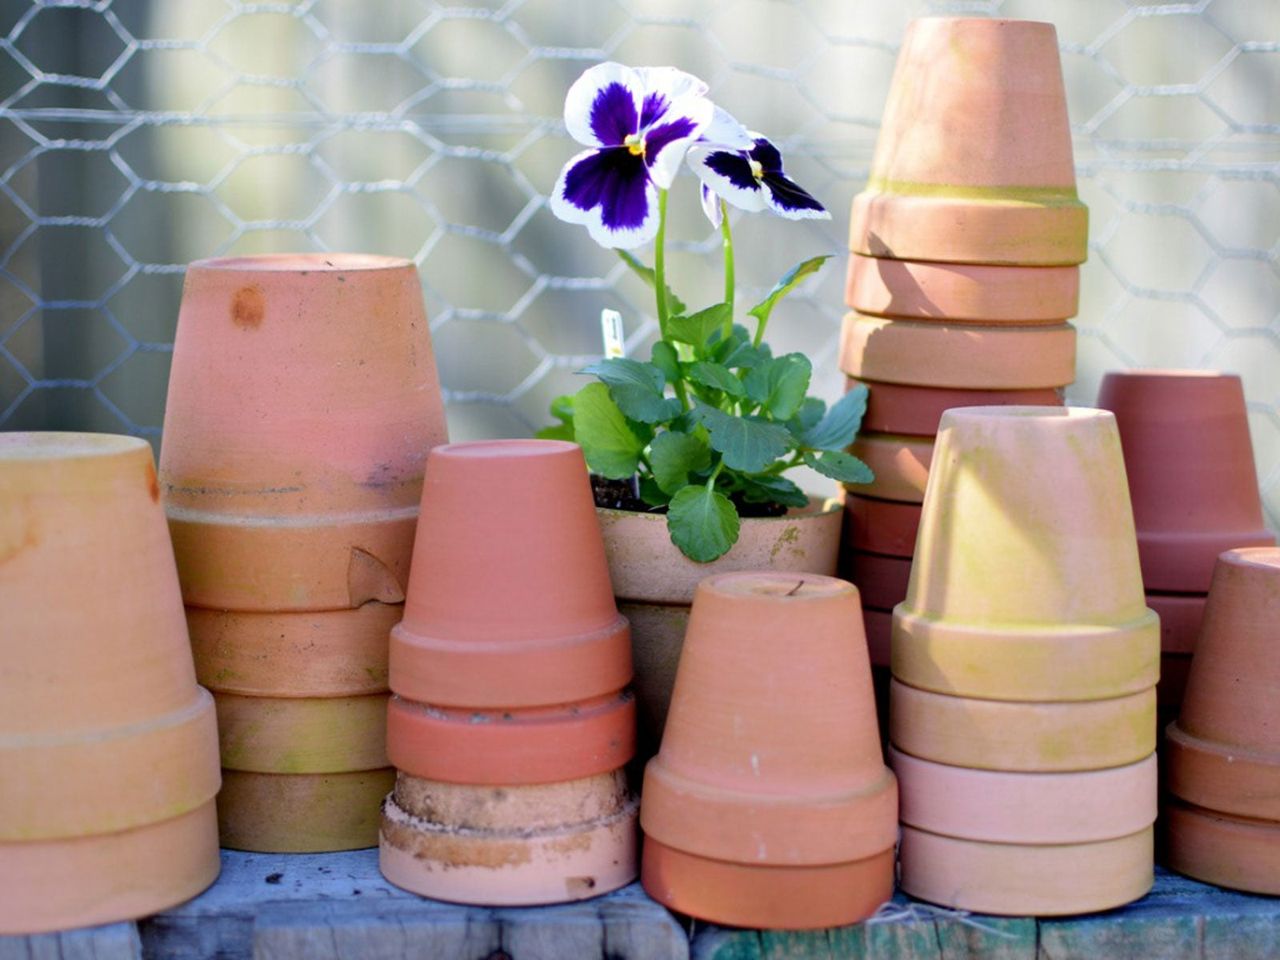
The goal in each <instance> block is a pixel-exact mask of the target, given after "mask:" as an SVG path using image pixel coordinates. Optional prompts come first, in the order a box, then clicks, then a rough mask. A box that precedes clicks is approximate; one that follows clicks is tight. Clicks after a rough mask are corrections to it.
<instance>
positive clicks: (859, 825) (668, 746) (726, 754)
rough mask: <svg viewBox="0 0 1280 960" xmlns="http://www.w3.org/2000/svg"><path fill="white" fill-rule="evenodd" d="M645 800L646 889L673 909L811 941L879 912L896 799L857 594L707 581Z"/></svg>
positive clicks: (775, 575)
mask: <svg viewBox="0 0 1280 960" xmlns="http://www.w3.org/2000/svg"><path fill="white" fill-rule="evenodd" d="M643 795H644V805H643V808H642V810H641V826H642V828H643V829H644V832H645V836H646V843H645V850H644V865H643V871H642V878H641V879H642V882H643V883H644V886H645V889H646V891H648V893H649V895H650V896H652V897H654V898H655V899H657V900H658V901H659V902H661V903H663V904H665V905H666V906H668V907H670V908H672V909H674V910H677V911H680V912H682V913H687V914H690V915H692V916H695V917H700V918H702V919H707V920H712V921H715V922H719V923H730V924H738V925H745V924H748V923H749V924H751V925H753V926H756V927H779V928H807V927H824V926H832V925H836V924H842V923H853V922H855V921H857V920H860V919H863V918H865V917H866V916H868V915H869V914H870V913H871V912H873V911H874V910H875V909H876V907H878V906H879V905H880V904H881V903H883V902H884V901H885V900H887V899H888V898H889V896H890V895H891V894H892V892H893V868H892V853H891V851H892V849H893V845H894V840H895V836H896V818H897V786H896V783H895V781H894V778H893V775H892V774H891V773H890V772H889V770H888V769H887V768H886V767H885V765H884V760H883V757H882V754H881V751H880V741H879V738H878V736H877V728H876V719H875V704H874V698H873V695H872V689H871V671H870V663H869V660H868V657H867V654H866V642H865V639H864V637H863V636H862V631H861V629H860V618H859V599H858V592H857V590H856V589H855V588H854V587H853V586H852V585H851V584H848V583H846V582H844V581H842V580H836V579H834V578H830V577H822V576H816V575H812V574H788V573H780V572H772V573H752V572H740V573H730V574H721V575H717V576H713V577H709V578H707V579H705V580H703V581H702V582H701V583H700V584H699V585H698V588H697V592H696V595H695V597H694V602H693V610H692V616H691V618H690V621H689V630H688V635H687V637H686V642H685V646H684V650H683V652H682V653H681V657H680V668H679V671H678V673H677V676H676V686H675V691H674V693H673V696H672V701H671V712H670V714H669V716H668V718H667V726H666V730H665V732H664V735H663V739H662V748H661V750H660V751H659V753H658V755H657V756H656V757H655V758H654V759H652V760H651V761H650V762H649V764H648V766H647V767H646V770H645V781H644V788H643Z"/></svg>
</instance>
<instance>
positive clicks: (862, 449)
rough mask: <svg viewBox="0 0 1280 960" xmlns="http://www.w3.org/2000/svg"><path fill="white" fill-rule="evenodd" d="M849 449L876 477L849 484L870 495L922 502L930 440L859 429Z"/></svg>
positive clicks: (907, 501)
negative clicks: (863, 481) (869, 480)
mask: <svg viewBox="0 0 1280 960" xmlns="http://www.w3.org/2000/svg"><path fill="white" fill-rule="evenodd" d="M849 452H850V453H852V454H853V455H854V456H855V457H859V458H860V459H862V460H863V461H864V462H865V463H866V464H867V466H869V467H870V468H871V470H872V472H873V473H875V475H876V476H875V479H874V480H872V481H871V482H870V483H863V484H858V485H856V486H850V487H847V488H846V489H856V490H858V491H859V492H860V493H863V494H865V495H867V496H869V497H876V498H877V499H880V500H899V501H903V502H906V503H921V502H923V500H924V488H925V485H926V484H927V483H928V482H929V463H930V461H931V460H932V459H933V441H932V440H930V439H928V438H926V437H906V436H895V435H893V434H889V433H862V434H859V435H858V438H857V439H856V440H854V441H853V446H851V447H850V448H849Z"/></svg>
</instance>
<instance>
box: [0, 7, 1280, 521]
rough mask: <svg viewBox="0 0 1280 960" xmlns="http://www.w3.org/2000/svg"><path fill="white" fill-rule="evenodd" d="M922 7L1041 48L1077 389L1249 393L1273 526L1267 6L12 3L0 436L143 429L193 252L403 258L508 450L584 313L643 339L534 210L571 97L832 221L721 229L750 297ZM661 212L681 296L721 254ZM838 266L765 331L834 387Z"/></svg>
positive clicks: (696, 224)
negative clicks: (737, 140)
mask: <svg viewBox="0 0 1280 960" xmlns="http://www.w3.org/2000/svg"><path fill="white" fill-rule="evenodd" d="M929 13H966V14H974V15H992V14H998V15H1001V16H1009V17H1029V18H1036V19H1048V20H1052V21H1053V22H1055V24H1056V25H1057V28H1058V32H1059V37H1060V41H1061V45H1062V52H1063V60H1064V69H1065V73H1066V79H1067V90H1068V97H1069V101H1070V110H1071V116H1072V117H1073V119H1074V132H1075V139H1076V160H1077V166H1078V170H1079V174H1080V180H1081V183H1080V187H1081V194H1082V196H1083V198H1084V199H1085V201H1086V202H1087V203H1088V204H1089V206H1090V209H1091V230H1092V239H1091V243H1090V254H1091V255H1090V260H1089V262H1088V263H1087V264H1086V265H1085V267H1084V272H1083V290H1082V302H1081V308H1080V315H1079V317H1078V319H1077V321H1076V322H1077V325H1078V327H1079V329H1080V332H1081V339H1080V361H1079V378H1078V380H1077V382H1076V385H1075V386H1074V387H1073V388H1072V390H1071V391H1070V392H1069V397H1070V399H1071V400H1072V401H1074V402H1078V403H1089V402H1092V400H1093V399H1094V396H1095V393H1096V389H1097V384H1098V380H1099V379H1100V377H1101V375H1102V373H1103V372H1105V371H1106V370H1107V369H1109V368H1115V367H1127V366H1182V367H1209V366H1212V367H1218V368H1220V369H1225V370H1232V371H1236V372H1239V373H1240V374H1242V375H1243V377H1244V381H1245V388H1246V393H1247V395H1248V399H1249V403H1250V412H1251V418H1252V425H1253V428H1254V440H1255V449H1256V454H1257V459H1258V468H1259V473H1260V477H1261V480H1262V484H1263V488H1264V491H1265V495H1266V499H1267V504H1268V509H1269V511H1270V515H1271V518H1272V521H1273V523H1274V522H1275V521H1276V520H1277V519H1280V395H1278V393H1277V391H1278V390H1280V376H1277V374H1278V373H1280V313H1278V310H1280V261H1278V255H1280V244H1278V243H1277V224H1280V97H1277V96H1276V91H1277V90H1278V89H1280V43H1278V42H1277V40H1276V39H1275V38H1277V37H1280V5H1277V4H1274V3H1260V2H1254V0H1200V2H1196V3H1165V4H1152V5H1146V6H1139V5H1136V4H1129V3H1125V2H1122V0H1079V2H1076V3H1072V4H1065V3H1060V2H1059V3H1054V2H1052V0H990V2H956V0H936V2H929V0H911V2H905V3H902V4H886V3H879V2H875V0H856V2H855V0H684V2H683V3H677V2H674V0H457V3H456V4H455V5H452V6H445V5H443V4H440V3H434V2H428V0H384V2H382V3H379V4H365V3H360V4H357V3H354V2H350V0H297V2H292V0H279V2H270V3H250V2H235V0H181V2H178V0H170V2H165V3H160V2H156V0H34V2H32V3H30V4H24V3H21V2H19V0H9V2H8V3H7V4H5V5H0V37H2V38H3V39H0V131H2V132H0V238H2V243H0V246H2V249H3V253H2V257H3V259H0V428H8V429H17V428H33V427H35V428H64V429H65V428H78V429H97V430H108V431H127V432H131V433H136V434H141V435H143V436H148V437H152V438H156V437H158V435H159V430H160V423H161V420H162V412H163V404H164V393H165V386H166V378H167V373H168V362H169V353H170V351H171V349H172V337H173V329H174V324H175V319H176V316H177V306H178V300H179V295H180V290H181V280H182V271H183V267H184V264H185V263H186V262H187V261H189V260H192V259H195V258H198V257H203V256H210V255H215V254H225V253H231V252H236V253H247V252H266V251H278V250H296V249H322V250H328V249H353V250H355V249H358V250H365V251H373V252H385V253H393V254H398V255H403V256H410V257H412V258H413V259H414V260H416V262H417V263H418V265H419V268H420V271H421V274H422V278H423V284H424V288H425V292H426V297H427V305H428V309H429V310H430V312H431V316H432V332H433V336H434V338H435V346H436V352H437V359H438V362H439V366H440V372H441V377H442V382H443V384H444V386H445V389H446V394H447V396H446V399H447V401H448V405H449V414H450V426H451V429H452V432H453V434H454V436H455V437H471V436H501V435H520V434H527V433H528V432H530V430H531V429H533V428H534V427H535V426H536V425H538V424H539V423H541V422H544V421H545V419H546V415H545V411H546V408H547V404H548V402H549V401H550V399H551V398H552V397H554V396H555V395H556V394H558V393H561V392H566V391H568V390H571V389H574V374H573V371H574V370H575V369H576V368H577V367H578V366H580V365H581V364H582V363H583V362H584V361H585V360H587V359H588V358H590V357H592V356H593V355H595V354H598V353H599V351H600V343H599V327H598V322H597V318H598V316H599V311H600V309H601V308H602V307H615V308H617V309H618V310H620V311H621V312H622V314H623V317H624V324H625V328H626V332H627V338H628V344H629V346H630V347H631V348H632V349H639V348H641V347H642V346H643V345H644V344H645V342H646V341H647V340H649V339H651V338H652V336H653V333H654V321H653V316H652V307H651V305H650V301H649V298H648V296H646V291H645V290H644V288H643V287H642V286H640V285H639V283H638V282H637V281H636V280H635V279H634V278H632V277H631V276H630V275H629V274H628V273H627V272H626V270H625V269H624V268H623V267H622V265H621V264H619V263H618V261H617V260H616V259H614V257H613V256H612V254H610V253H608V252H606V251H602V250H600V249H598V248H596V247H595V246H594V244H592V243H591V241H590V240H589V239H588V238H587V236H586V233H585V231H583V230H580V229H577V228H573V227H569V226H567V225H564V224H561V223H559V222H557V221H555V220H554V218H552V217H551V215H550V214H549V212H548V211H547V207H546V194H547V191H548V190H549V189H550V187H551V185H552V183H553V182H554V179H555V175H556V173H557V171H558V169H559V167H560V165H561V164H562V163H563V161H564V160H565V159H566V158H567V157H568V156H569V155H570V153H571V152H572V151H573V150H574V147H573V144H572V142H571V141H570V140H569V139H568V138H567V136H566V135H565V132H564V128H563V124H562V121H561V118H560V113H561V103H562V97H563V94H564V91H565V89H567V87H568V85H569V83H570V82H571V81H572V80H573V78H574V77H576V76H577V74H578V73H579V72H580V71H581V70H582V69H584V68H585V67H586V66H588V65H589V64H591V63H592V62H595V61H597V60H600V59H616V60H621V61H623V62H628V63H633V64H656V63H672V64H675V65H677V66H680V67H683V68H684V69H687V70H690V71H692V72H694V73H697V74H699V75H701V76H703V77H704V78H705V79H707V80H708V81H709V82H710V83H711V85H712V95H713V96H714V97H715V99H716V100H717V102H719V103H721V104H722V105H723V106H725V107H727V108H728V109H729V110H730V111H731V112H733V113H735V114H736V115H738V116H739V117H740V118H742V119H743V120H745V121H746V122H747V123H748V124H749V125H751V126H755V127H757V128H759V129H762V130H765V131H768V132H769V133H770V134H771V135H772V136H773V137H774V138H775V139H777V140H779V141H780V142H781V143H782V145H783V146H784V148H785V150H786V152H787V155H788V166H789V170H790V172H791V173H792V174H793V175H794V176H795V177H796V178H797V179H798V180H800V182H802V183H804V184H805V185H806V186H807V187H809V188H810V189H811V190H812V191H813V192H814V193H815V194H817V195H818V196H819V197H820V198H822V199H823V200H824V201H825V202H826V204H827V205H828V207H829V208H830V209H831V210H832V211H833V212H834V218H833V220H831V221H830V222H826V223H815V222H806V223H803V224H792V223H782V222H780V221H776V220H774V221H771V222H770V221H766V220H765V219H764V218H754V219H752V218H744V219H741V220H739V221H737V234H738V236H737V247H738V250H739V279H740V282H741V283H742V285H743V286H744V287H746V288H748V291H749V292H754V290H755V289H756V288H758V289H761V290H763V289H767V287H768V286H769V285H770V284H771V283H772V280H773V279H774V278H775V276H776V274H777V272H779V271H780V270H781V269H782V268H784V267H785V266H786V265H788V264H789V263H790V262H793V261H794V260H795V259H797V251H801V252H803V253H805V254H811V253H818V252H831V253H835V254H837V255H839V254H840V253H841V251H842V250H843V248H844V246H845V230H846V228H847V223H848V221H847V219H846V218H847V213H846V212H845V211H847V210H848V204H849V200H850V199H851V197H852V195H853V194H854V193H855V192H856V191H857V190H858V189H860V187H861V185H862V183H863V181H864V179H865V177H866V173H867V164H868V162H869V160H870V155H871V150H872V147H873V145H874V139H875V133H876V126H877V123H878V118H879V116H880V113H881V110H882V107H883V103H884V98H885V95H886V92H887V88H888V83H889V77H890V73H891V70H892V66H893V62H894V57H895V54H896V49H897V44H898V42H899V40H900V38H901V35H902V31H903V28H904V26H905V24H906V22H907V21H908V20H909V19H910V18H911V17H914V16H918V15H923V14H929ZM686 179H687V178H686ZM679 191H684V192H683V193H682V194H680V193H679ZM677 193H678V197H677V199H675V200H674V201H673V208H674V212H673V219H672V225H671V234H672V235H673V236H674V237H676V238H680V239H678V240H677V242H676V244H675V246H676V247H677V248H683V249H684V250H685V251H688V252H689V253H690V254H692V255H691V256H686V257H679V256H677V257H676V258H675V259H676V260H677V263H676V265H675V267H674V268H673V269H674V273H675V280H676V285H677V288H678V289H680V290H681V292H682V293H684V291H685V290H691V291H693V298H694V302H696V297H697V295H698V294H700V293H703V292H705V293H706V295H707V296H708V297H709V296H711V291H712V290H714V284H715V283H716V282H717V281H716V255H715V251H716V249H717V242H716V238H715V237H714V236H713V235H712V233H711V231H710V229H709V228H708V226H707V225H706V223H705V221H703V220H701V214H700V213H699V212H698V211H697V204H696V203H695V202H694V190H693V186H692V183H685V184H684V185H682V186H680V187H679V188H678V191H677ZM837 264H838V260H837V261H836V263H835V264H832V265H829V266H828V268H827V269H826V270H825V271H824V275H823V276H822V277H821V279H820V280H819V281H818V282H815V283H812V284H810V285H809V286H808V287H807V288H806V289H805V291H804V293H803V295H801V296H799V297H797V298H796V299H794V300H793V301H790V303H789V305H788V307H787V308H786V310H785V317H784V316H783V315H782V314H780V316H779V320H778V321H777V322H775V324H774V325H773V328H771V339H774V340H775V342H776V343H777V345H778V346H780V347H782V348H785V349H793V350H804V351H806V352H808V353H809V354H810V356H811V357H812V358H813V359H814V363H815V368H816V369H817V370H819V371H821V376H820V378H819V382H818V387H819V388H820V390H821V391H822V392H824V393H825V394H826V395H827V396H829V397H830V396H834V395H835V394H836V393H837V392H838V391H839V389H840V377H839V374H838V372H837V371H836V367H835V356H834V355H835V349H836V336H837V331H838V327H839V320H840V317H841V315H842V313H843V310H844V308H843V306H842V303H841V301H842V292H843V291H842V280H843V277H842V270H841V268H840V267H839V266H838V265H837ZM686 299H689V297H686Z"/></svg>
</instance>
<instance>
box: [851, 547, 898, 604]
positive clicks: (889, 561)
mask: <svg viewBox="0 0 1280 960" xmlns="http://www.w3.org/2000/svg"><path fill="white" fill-rule="evenodd" d="M841 559H842V560H843V561H844V568H843V570H841V576H843V577H844V578H845V579H846V580H849V581H851V582H852V583H853V585H854V586H856V587H857V588H858V592H859V593H861V594H862V602H863V603H864V604H866V605H867V606H868V607H871V608H872V609H874V610H893V608H894V607H896V606H897V605H898V604H899V603H901V602H902V601H903V600H905V599H906V596H907V582H908V581H909V580H910V579H911V560H910V558H906V557H885V556H881V555H879V554H876V553H861V552H857V551H853V552H847V553H845V554H844V555H843V556H842V558H841Z"/></svg>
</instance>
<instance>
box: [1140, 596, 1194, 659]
mask: <svg viewBox="0 0 1280 960" xmlns="http://www.w3.org/2000/svg"><path fill="white" fill-rule="evenodd" d="M1207 598H1208V597H1207V594H1195V593H1151V592H1148V593H1147V606H1148V607H1150V608H1151V609H1152V610H1154V611H1155V613H1156V615H1157V616H1159V617H1160V649H1161V650H1162V651H1163V652H1165V653H1182V654H1188V655H1189V654H1192V653H1195V651H1196V640H1197V638H1199V636H1200V625H1201V623H1202V621H1203V620H1204V605H1205V600H1206V599H1207Z"/></svg>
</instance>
